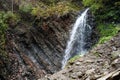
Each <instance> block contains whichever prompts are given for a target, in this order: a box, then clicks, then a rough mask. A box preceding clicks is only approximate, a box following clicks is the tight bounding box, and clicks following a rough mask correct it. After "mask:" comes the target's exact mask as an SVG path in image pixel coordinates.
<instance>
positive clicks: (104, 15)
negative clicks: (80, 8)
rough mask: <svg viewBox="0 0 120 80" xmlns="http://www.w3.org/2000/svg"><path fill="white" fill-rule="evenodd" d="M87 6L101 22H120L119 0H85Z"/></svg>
mask: <svg viewBox="0 0 120 80" xmlns="http://www.w3.org/2000/svg"><path fill="white" fill-rule="evenodd" d="M83 4H84V6H86V7H90V8H91V9H92V11H93V13H94V14H95V16H96V20H97V21H99V22H103V21H105V22H115V23H116V22H120V20H119V16H120V1H119V0H83Z"/></svg>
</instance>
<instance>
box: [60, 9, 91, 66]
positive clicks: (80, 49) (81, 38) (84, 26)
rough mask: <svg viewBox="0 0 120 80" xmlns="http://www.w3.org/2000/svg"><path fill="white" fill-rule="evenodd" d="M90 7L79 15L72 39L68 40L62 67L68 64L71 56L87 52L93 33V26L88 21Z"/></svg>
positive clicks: (71, 35) (72, 32)
mask: <svg viewBox="0 0 120 80" xmlns="http://www.w3.org/2000/svg"><path fill="white" fill-rule="evenodd" d="M88 10H89V8H87V9H86V10H85V11H84V12H83V13H82V14H81V15H80V16H78V18H77V20H76V22H75V24H74V26H73V28H72V31H71V34H70V40H69V41H68V44H67V47H66V50H65V55H64V58H63V60H62V68H64V66H65V65H66V63H67V61H68V59H69V58H71V57H72V56H73V55H76V54H81V55H83V54H85V53H86V51H87V48H86V47H85V46H86V44H87V39H88V38H89V37H90V35H91V26H90V25H89V24H88V23H87V18H88V14H87V12H88Z"/></svg>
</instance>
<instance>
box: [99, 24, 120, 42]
mask: <svg viewBox="0 0 120 80" xmlns="http://www.w3.org/2000/svg"><path fill="white" fill-rule="evenodd" d="M97 28H98V30H99V32H100V40H99V42H98V43H100V44H101V43H104V42H105V41H108V40H110V39H111V38H112V37H113V36H115V35H116V34H117V33H118V31H120V25H114V24H99V25H98V27H97Z"/></svg>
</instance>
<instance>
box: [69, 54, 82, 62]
mask: <svg viewBox="0 0 120 80" xmlns="http://www.w3.org/2000/svg"><path fill="white" fill-rule="evenodd" d="M82 56H83V55H76V56H74V57H72V58H71V59H70V60H69V61H68V62H74V61H75V60H77V59H79V58H80V57H82Z"/></svg>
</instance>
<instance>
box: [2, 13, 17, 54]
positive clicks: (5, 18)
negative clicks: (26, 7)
mask: <svg viewBox="0 0 120 80" xmlns="http://www.w3.org/2000/svg"><path fill="white" fill-rule="evenodd" d="M18 21H19V18H18V17H17V15H15V14H13V13H12V12H10V11H8V12H4V11H0V55H1V56H6V52H5V41H6V39H5V34H6V30H7V28H8V24H9V23H10V24H14V25H15V24H16V23H17V22H18Z"/></svg>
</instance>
